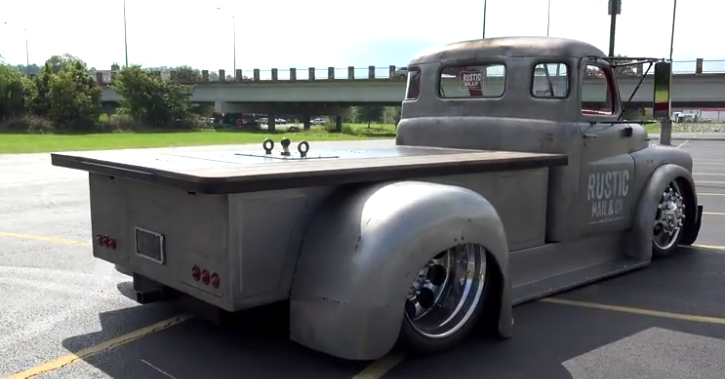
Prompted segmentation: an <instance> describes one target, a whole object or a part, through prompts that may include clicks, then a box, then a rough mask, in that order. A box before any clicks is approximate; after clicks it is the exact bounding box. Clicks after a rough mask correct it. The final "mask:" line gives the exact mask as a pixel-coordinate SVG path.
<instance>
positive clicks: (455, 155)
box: [51, 146, 567, 194]
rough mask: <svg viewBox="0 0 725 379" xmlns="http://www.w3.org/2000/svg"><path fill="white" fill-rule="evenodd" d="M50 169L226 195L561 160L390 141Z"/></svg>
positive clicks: (93, 158) (77, 159)
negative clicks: (378, 144)
mask: <svg viewBox="0 0 725 379" xmlns="http://www.w3.org/2000/svg"><path fill="white" fill-rule="evenodd" d="M51 160H52V164H53V165H54V166H60V167H66V168H73V169H79V170H84V171H89V172H92V173H97V174H103V175H109V176H114V177H121V178H128V179H134V180H140V181H143V182H149V183H155V184H160V185H165V186H172V187H177V188H180V189H184V190H186V191H189V192H195V193H206V194H229V193H243V192H252V191H264V190H274V189H286V188H301V187H311V186H325V185H339V184H349V183H359V182H372V181H386V180H405V179H414V178H423V177H433V176H446V175H460V174H467V173H473V172H481V171H503V170H523V169H532V168H541V167H552V166H562V165H566V164H567V156H566V155H562V154H542V153H526V152H513V151H483V150H465V149H448V148H436V147H407V146H390V147H380V148H376V149H367V150H323V151H319V152H310V153H308V156H307V157H305V158H302V157H300V154H299V153H297V152H294V153H291V155H290V156H283V155H281V152H280V151H274V152H273V153H272V154H266V153H265V152H264V151H261V152H260V151H249V150H247V151H242V150H240V151H226V152H187V153H184V152H179V153H139V152H138V151H103V152H100V151H90V152H63V153H53V154H51Z"/></svg>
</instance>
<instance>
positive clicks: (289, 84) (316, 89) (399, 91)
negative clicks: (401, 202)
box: [99, 60, 725, 114]
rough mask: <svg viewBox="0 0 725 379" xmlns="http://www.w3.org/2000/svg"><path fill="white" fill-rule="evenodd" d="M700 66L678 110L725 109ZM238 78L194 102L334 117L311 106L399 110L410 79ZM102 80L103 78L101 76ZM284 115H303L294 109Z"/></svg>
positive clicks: (198, 85)
mask: <svg viewBox="0 0 725 379" xmlns="http://www.w3.org/2000/svg"><path fill="white" fill-rule="evenodd" d="M693 62H695V61H693ZM697 62H698V63H697V64H696V65H693V70H692V71H690V72H693V73H682V74H678V73H675V74H674V75H673V83H672V102H673V104H672V105H673V107H677V108H683V107H693V108H695V107H725V73H722V72H712V71H715V70H712V69H711V70H712V71H709V72H708V71H705V70H703V68H702V67H703V62H702V61H701V60H698V61H697ZM678 63H680V66H682V63H683V62H675V64H674V65H673V66H674V67H675V68H677V67H678ZM707 63H712V62H707ZM705 67H707V65H705ZM341 71H343V72H341ZM344 71H346V72H344ZM638 71H639V70H638ZM717 71H720V70H717ZM640 72H641V71H640ZM694 72H698V73H694ZM265 74H266V75H265ZM172 76H173V73H172ZM218 77H220V78H225V73H224V71H223V70H219V75H218ZM236 77H238V78H240V80H233V78H232V77H230V76H226V78H227V79H226V80H217V81H210V80H209V73H208V72H204V79H206V80H202V81H196V82H194V83H189V84H191V85H193V87H194V88H193V93H192V101H193V102H197V103H213V104H215V108H216V109H217V111H223V112H250V111H251V112H259V113H262V112H264V110H260V109H259V108H260V106H263V105H264V104H268V105H270V106H271V105H272V104H276V105H281V104H287V105H289V106H293V105H294V104H296V105H297V106H299V107H304V108H305V110H307V112H311V113H321V114H334V113H324V112H322V111H318V110H311V109H309V107H310V106H311V105H312V104H319V105H322V104H324V105H325V106H326V108H329V107H334V108H344V107H348V106H352V105H363V104H379V105H397V104H400V102H401V101H402V99H403V97H404V94H405V86H406V81H405V77H404V74H403V75H400V71H397V70H396V67H395V66H389V67H384V68H380V67H374V66H370V67H367V68H363V69H360V68H354V67H348V68H347V69H335V68H332V67H330V68H327V69H322V70H320V69H314V68H309V69H308V70H301V71H299V72H298V71H297V70H295V69H290V70H285V71H284V72H281V71H279V70H276V69H272V70H267V71H266V72H265V71H263V70H259V69H254V70H252V74H251V78H248V77H246V76H244V75H242V70H237V73H236ZM341 77H342V78H341ZM242 78H243V79H242ZM640 78H641V77H638V76H634V77H620V78H618V84H619V89H620V94H621V97H622V99H623V100H627V99H628V98H629V97H630V95H631V94H632V92H633V90H634V89H635V87H636V86H637V84H638V83H639V82H640ZM99 79H101V78H100V77H99ZM109 79H110V78H109ZM172 79H178V78H172ZM490 79H495V78H490ZM444 82H445V84H444V85H443V87H444V88H446V91H448V89H450V90H452V91H455V90H457V87H460V82H458V81H457V80H456V79H455V78H452V79H448V80H444ZM102 83H103V82H102ZM492 85H494V86H495V85H496V84H495V80H493V81H492V82H491V81H489V83H487V86H489V87H490V86H492ZM498 85H503V81H500V83H499V84H498ZM652 87H653V81H652V75H647V76H646V77H645V78H644V80H643V81H642V84H641V86H640V88H639V90H637V93H636V94H635V96H634V97H633V98H632V102H631V103H630V105H631V106H649V105H651V103H652V99H653V88H652ZM102 88H103V94H102V98H103V101H105V102H116V101H118V100H119V96H118V95H117V94H116V93H114V92H113V90H112V89H111V88H110V87H109V86H107V85H103V86H102ZM458 90H460V88H458ZM604 91H605V83H604V81H603V80H598V79H596V78H586V79H585V81H584V93H583V98H584V99H588V98H594V97H597V98H598V97H600V96H601V94H603V93H604ZM446 93H447V92H446ZM252 109H255V110H252ZM284 113H297V112H296V111H295V110H293V109H289V110H286V111H285V112H284ZM305 113H306V112H305Z"/></svg>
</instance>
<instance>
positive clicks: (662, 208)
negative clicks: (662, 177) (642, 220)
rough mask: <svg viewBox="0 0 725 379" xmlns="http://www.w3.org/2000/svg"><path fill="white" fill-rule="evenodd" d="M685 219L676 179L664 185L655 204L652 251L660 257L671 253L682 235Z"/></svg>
mask: <svg viewBox="0 0 725 379" xmlns="http://www.w3.org/2000/svg"><path fill="white" fill-rule="evenodd" d="M684 220H685V198H684V196H683V193H682V189H681V188H680V185H679V184H678V183H677V181H672V182H670V184H668V185H667V187H665V190H664V192H663V193H662V197H661V198H660V203H659V205H658V206H657V214H656V215H655V225H654V230H653V238H652V253H653V255H655V256H658V257H661V256H666V255H670V254H672V253H673V252H674V251H675V250H677V245H678V244H679V242H680V238H681V237H682V225H683V223H684Z"/></svg>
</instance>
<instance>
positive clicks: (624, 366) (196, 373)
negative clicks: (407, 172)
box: [0, 140, 725, 379]
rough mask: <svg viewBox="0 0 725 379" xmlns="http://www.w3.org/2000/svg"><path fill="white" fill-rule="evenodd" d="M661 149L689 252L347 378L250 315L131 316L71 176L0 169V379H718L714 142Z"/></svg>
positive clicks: (721, 337) (724, 188) (724, 178)
mask: <svg viewBox="0 0 725 379" xmlns="http://www.w3.org/2000/svg"><path fill="white" fill-rule="evenodd" d="M365 143H366V142H362V143H361V144H363V145H364V144H365ZM337 144H338V145H336V146H340V145H339V144H340V143H339V142H338V143H337ZM674 144H675V145H680V144H682V145H680V146H679V147H680V148H681V149H684V150H687V151H689V152H690V153H691V154H692V155H693V157H694V159H695V169H694V172H695V180H696V181H697V185H698V193H699V196H700V202H701V203H702V204H703V205H704V206H705V212H706V213H705V215H704V220H703V229H702V231H701V233H700V237H699V239H698V241H697V242H696V244H697V245H698V247H693V248H681V249H680V251H679V253H678V254H676V255H675V256H673V257H671V258H667V259H664V260H658V261H657V262H655V263H653V264H652V265H651V266H650V267H648V268H646V269H644V270H640V271H636V272H633V273H630V274H627V275H624V276H620V277H616V278H613V279H610V280H607V281H604V282H600V283H597V284H593V285H589V286H587V287H584V288H581V289H577V290H574V291H570V292H567V293H565V294H561V295H558V296H556V297H554V298H549V299H544V300H542V301H537V302H533V303H528V304H524V305H521V306H519V307H517V308H515V311H514V315H515V318H516V328H515V336H514V338H512V339H510V340H507V341H497V340H491V339H489V338H487V337H484V336H473V337H472V338H470V339H469V340H468V341H467V342H466V344H465V345H464V346H462V347H461V348H459V349H456V350H453V351H451V352H448V353H446V354H442V355H440V356H436V357H428V358H418V359H413V358H405V357H402V356H399V355H391V356H390V357H387V358H384V359H382V360H381V361H378V362H360V363H351V362H344V361H340V360H336V359H333V358H330V357H327V356H324V355H321V354H318V353H315V352H311V351H309V350H306V349H304V348H301V347H298V346H297V345H295V344H293V343H290V342H288V341H287V340H286V335H285V334H284V332H283V330H284V327H285V324H284V322H283V320H282V319H277V318H270V317H268V316H269V314H267V313H264V312H259V314H251V315H249V316H247V317H246V318H245V319H243V320H242V322H239V323H238V324H237V325H233V326H229V327H224V328H218V327H214V326H212V325H210V324H208V323H206V322H203V321H199V320H196V319H193V318H190V319H189V318H185V317H179V314H178V310H176V309H175V308H174V307H172V306H171V305H169V304H166V303H155V304H149V305H144V306H139V305H138V304H137V303H135V302H134V301H132V300H130V299H129V298H128V297H127V296H125V295H128V294H129V289H130V282H129V277H127V276H124V275H122V274H119V273H117V272H116V271H115V270H114V269H113V267H112V266H111V265H110V264H107V263H105V262H102V261H99V260H96V259H94V258H93V257H92V256H91V245H90V240H91V234H90V215H89V210H88V189H87V179H86V175H85V173H83V172H77V171H73V170H67V169H61V168H55V167H52V166H50V163H49V156H48V154H27V155H0V297H1V298H2V299H3V303H4V305H3V307H2V311H0V378H6V379H8V378H17V379H21V378H29V377H40V378H73V379H76V378H116V379H136V378H148V379H154V378H159V379H164V378H166V379H168V378H172V379H186V378H198V377H213V378H232V377H234V378H237V377H245V378H268V379H272V378H320V379H324V378H331V379H354V378H357V379H362V378H367V379H374V378H381V377H384V378H385V379H392V378H399V379H408V378H410V379H412V378H416V379H426V378H443V377H456V378H480V377H482V376H484V375H485V377H488V378H498V379H519V378H527V379H528V378H537V379H538V378H546V379H558V378H572V379H589V378H592V379H594V378H597V379H600V378H612V379H615V378H616V379H626V378H644V377H650V378H657V379H670V378H671V379H685V378H693V379H695V378H696V379H706V378H717V379H722V377H723V374H722V373H723V372H725V360H723V358H722V357H723V356H725V295H723V293H722V290H721V289H722V288H725V233H723V231H725V227H724V226H725V142H715V141H693V140H691V141H687V142H684V141H676V142H675V143H674ZM355 146H360V145H355Z"/></svg>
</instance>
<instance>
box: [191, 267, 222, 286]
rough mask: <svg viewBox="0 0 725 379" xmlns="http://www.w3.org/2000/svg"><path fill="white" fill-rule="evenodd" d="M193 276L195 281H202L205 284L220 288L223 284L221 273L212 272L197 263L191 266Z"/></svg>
mask: <svg viewBox="0 0 725 379" xmlns="http://www.w3.org/2000/svg"><path fill="white" fill-rule="evenodd" d="M191 278H192V279H194V281H195V282H199V281H200V282H202V283H204V284H205V285H211V286H212V287H214V288H215V289H216V288H219V286H220V285H221V282H222V280H221V277H220V276H219V274H217V273H216V272H215V273H211V272H209V270H207V269H202V268H200V267H199V266H197V265H194V266H193V267H192V268H191Z"/></svg>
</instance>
